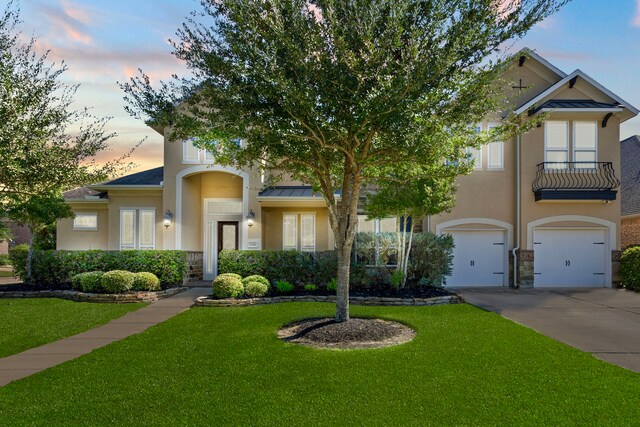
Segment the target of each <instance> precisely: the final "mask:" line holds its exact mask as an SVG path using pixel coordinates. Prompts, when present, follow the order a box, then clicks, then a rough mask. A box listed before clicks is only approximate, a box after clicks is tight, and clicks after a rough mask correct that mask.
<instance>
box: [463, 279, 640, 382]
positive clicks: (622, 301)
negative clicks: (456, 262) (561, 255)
mask: <svg viewBox="0 0 640 427" xmlns="http://www.w3.org/2000/svg"><path fill="white" fill-rule="evenodd" d="M459 293H460V294H461V295H462V297H463V298H464V299H465V300H466V301H467V302H468V303H470V304H473V305H475V306H478V307H480V308H483V309H485V310H489V311H493V312H496V313H499V314H501V315H502V316H504V317H506V318H508V319H511V320H514V321H516V322H518V323H521V324H523V325H525V326H528V327H530V328H532V329H535V330H536V331H538V332H540V333H542V334H544V335H547V336H549V337H551V338H553V339H555V340H558V341H561V342H563V343H565V344H568V345H570V346H572V347H576V348H578V349H580V350H583V351H586V352H589V353H591V354H593V355H594V356H595V357H597V358H599V359H602V360H606V361H607V362H610V363H613V364H616V365H618V366H621V367H623V368H626V369H629V370H632V371H635V372H640V293H635V292H631V291H626V290H623V289H601V288H600V289H586V288H582V289H575V288H574V289H568V288H565V289H553V290H551V289H544V290H543V289H504V288H500V289H495V288H494V289H468V290H462V291H459Z"/></svg>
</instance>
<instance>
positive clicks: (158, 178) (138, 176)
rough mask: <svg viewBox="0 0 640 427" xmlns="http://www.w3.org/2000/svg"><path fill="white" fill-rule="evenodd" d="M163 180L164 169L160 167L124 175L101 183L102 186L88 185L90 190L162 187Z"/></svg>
mask: <svg viewBox="0 0 640 427" xmlns="http://www.w3.org/2000/svg"><path fill="white" fill-rule="evenodd" d="M163 180H164V167H163V166H160V167H159V168H155V169H149V170H146V171H142V172H137V173H133V174H131V175H125V176H122V177H120V178H116V179H114V180H112V181H107V182H103V183H102V184H96V185H90V186H89V187H90V188H96V187H112V186H123V185H130V186H147V185H154V186H159V185H162V181H163Z"/></svg>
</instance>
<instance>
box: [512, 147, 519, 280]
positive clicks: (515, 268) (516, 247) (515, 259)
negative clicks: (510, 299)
mask: <svg viewBox="0 0 640 427" xmlns="http://www.w3.org/2000/svg"><path fill="white" fill-rule="evenodd" d="M515 239H516V241H515V245H514V246H513V249H512V251H511V253H512V254H513V287H514V288H519V287H520V286H519V284H518V251H519V250H520V135H517V136H516V235H515Z"/></svg>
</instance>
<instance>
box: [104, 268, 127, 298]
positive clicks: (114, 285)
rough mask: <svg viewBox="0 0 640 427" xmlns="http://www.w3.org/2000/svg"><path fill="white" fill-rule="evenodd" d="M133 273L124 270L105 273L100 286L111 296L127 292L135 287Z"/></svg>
mask: <svg viewBox="0 0 640 427" xmlns="http://www.w3.org/2000/svg"><path fill="white" fill-rule="evenodd" d="M133 280H134V279H133V273H131V272H129V271H123V270H113V271H109V272H108V273H104V275H103V276H102V278H101V280H100V284H101V285H102V288H103V289H104V290H105V292H107V293H109V294H119V293H122V292H126V291H128V290H130V289H131V288H132V287H133Z"/></svg>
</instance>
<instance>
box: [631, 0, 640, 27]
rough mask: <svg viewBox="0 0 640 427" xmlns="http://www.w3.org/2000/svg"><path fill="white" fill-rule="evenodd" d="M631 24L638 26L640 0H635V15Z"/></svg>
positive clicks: (639, 24)
mask: <svg viewBox="0 0 640 427" xmlns="http://www.w3.org/2000/svg"><path fill="white" fill-rule="evenodd" d="M631 25H633V26H634V27H638V28H640V0H636V15H635V17H634V18H633V21H631Z"/></svg>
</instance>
